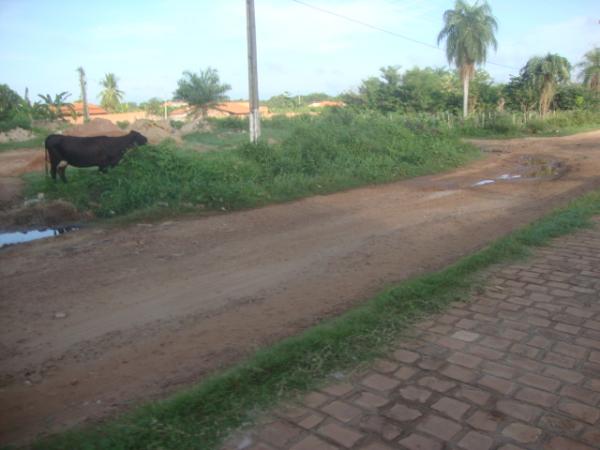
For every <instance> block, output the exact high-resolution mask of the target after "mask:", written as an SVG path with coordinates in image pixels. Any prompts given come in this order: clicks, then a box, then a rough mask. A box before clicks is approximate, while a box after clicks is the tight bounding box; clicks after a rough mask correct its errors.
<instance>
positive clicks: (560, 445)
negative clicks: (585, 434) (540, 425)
mask: <svg viewBox="0 0 600 450" xmlns="http://www.w3.org/2000/svg"><path fill="white" fill-rule="evenodd" d="M544 448H545V449H547V450H593V448H592V447H588V446H587V445H584V444H581V443H579V442H576V441H573V440H571V439H567V438H565V437H553V438H552V439H550V442H548V444H546V446H545V447H544Z"/></svg>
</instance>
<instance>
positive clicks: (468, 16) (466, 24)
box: [437, 0, 498, 117]
mask: <svg viewBox="0 0 600 450" xmlns="http://www.w3.org/2000/svg"><path fill="white" fill-rule="evenodd" d="M497 29H498V24H497V22H496V19H495V18H494V16H492V10H491V8H490V5H488V3H487V1H484V2H483V3H482V4H479V3H478V2H476V3H475V4H474V5H470V4H468V3H466V2H464V1H463V0H456V3H455V4H454V9H449V10H447V11H446V12H444V28H442V31H440V34H439V35H438V38H437V41H438V44H439V43H440V42H441V41H443V40H444V39H445V40H446V56H447V57H448V62H449V63H450V64H452V63H454V65H456V67H458V69H459V71H460V78H461V80H462V83H463V115H464V117H467V114H468V112H469V81H470V80H471V79H472V78H473V75H474V74H475V64H483V63H484V62H485V60H486V59H487V49H488V47H489V46H490V45H491V46H493V47H494V50H496V48H497V47H498V42H497V41H496V37H495V36H494V32H495V31H496V30H497Z"/></svg>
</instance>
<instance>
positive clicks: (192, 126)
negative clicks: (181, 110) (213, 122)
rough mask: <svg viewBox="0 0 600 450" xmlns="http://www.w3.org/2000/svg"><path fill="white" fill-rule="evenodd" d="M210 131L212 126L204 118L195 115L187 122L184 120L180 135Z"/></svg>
mask: <svg viewBox="0 0 600 450" xmlns="http://www.w3.org/2000/svg"><path fill="white" fill-rule="evenodd" d="M210 131H212V127H211V126H210V124H209V123H208V122H207V121H206V120H204V119H203V118H201V117H197V118H195V119H193V120H191V121H189V122H186V123H185V124H184V125H183V126H182V127H181V130H180V132H181V134H182V135H186V134H190V133H196V132H203V133H208V132H210Z"/></svg>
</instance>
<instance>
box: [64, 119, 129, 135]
mask: <svg viewBox="0 0 600 450" xmlns="http://www.w3.org/2000/svg"><path fill="white" fill-rule="evenodd" d="M127 133H128V131H123V130H121V129H120V128H119V127H118V126H116V125H115V124H114V123H112V122H111V121H110V120H107V119H100V118H96V119H93V120H90V121H89V122H88V123H82V124H81V125H73V126H72V127H70V128H67V129H66V130H65V131H63V134H64V135H65V136H79V137H91V136H124V135H126V134H127Z"/></svg>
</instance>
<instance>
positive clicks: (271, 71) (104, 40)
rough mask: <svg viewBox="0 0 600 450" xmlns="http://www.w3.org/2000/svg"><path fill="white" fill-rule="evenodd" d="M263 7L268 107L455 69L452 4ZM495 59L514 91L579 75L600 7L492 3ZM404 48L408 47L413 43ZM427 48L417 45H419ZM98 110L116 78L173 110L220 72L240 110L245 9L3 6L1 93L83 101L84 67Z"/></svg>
mask: <svg viewBox="0 0 600 450" xmlns="http://www.w3.org/2000/svg"><path fill="white" fill-rule="evenodd" d="M302 2H303V3H306V4H308V5H312V6H314V7H317V8H321V9H325V10H328V11H331V12H334V13H336V14H338V15H343V16H346V17H349V18H351V19H354V20H357V21H360V22H363V23H366V24H369V25H371V26H372V27H375V28H379V29H382V30H385V31H389V32H391V34H390V33H386V32H384V31H380V30H376V29H373V28H369V27H367V26H364V25H361V24H358V23H356V22H352V21H349V20H345V19H342V18H340V17H337V16H334V15H331V14H327V13H325V12H323V11H319V10H316V9H314V8H311V7H308V6H306V5H302V4H299V3H298V2H295V1H294V0H255V8H256V27H257V49H258V74H259V75H258V76H259V94H260V97H261V99H267V98H269V97H271V96H273V95H278V94H281V93H283V92H289V93H290V94H292V95H300V94H307V93H310V92H325V93H328V94H330V95H337V94H340V93H342V92H346V91H349V90H356V89H357V88H358V86H359V85H360V83H361V81H362V80H364V79H366V78H368V77H370V76H376V75H378V74H379V69H380V68H381V67H384V66H390V65H391V66H400V67H401V68H402V69H410V68H412V67H414V66H420V67H425V66H431V67H447V66H448V63H447V61H446V57H445V52H444V46H443V43H442V44H441V46H440V47H439V48H438V45H437V35H438V33H439V31H440V29H441V28H442V25H443V22H442V14H443V12H444V11H445V10H447V9H450V8H452V7H453V6H454V0H302ZM489 4H490V6H491V8H492V12H493V14H494V16H495V17H496V19H497V21H498V32H497V40H498V50H497V52H495V53H494V51H493V50H492V51H491V52H490V53H489V56H488V63H487V64H486V65H485V66H484V68H485V69H486V70H487V71H488V72H489V73H490V74H491V75H492V77H493V79H494V80H495V81H497V82H505V81H508V79H509V75H511V74H513V75H516V74H518V72H519V69H520V68H521V67H522V66H523V65H524V64H525V63H526V62H527V60H528V59H529V58H530V57H532V56H535V55H544V54H546V53H548V52H551V53H558V54H560V55H562V56H565V57H567V58H568V59H569V60H570V61H571V63H572V64H576V63H577V62H579V61H581V59H582V57H583V55H584V54H585V53H586V52H587V51H589V50H591V49H592V48H593V47H595V46H600V4H598V1H597V0H489ZM400 36H404V37H406V38H409V39H404V38H402V37H400ZM414 41H419V42H420V43H417V42H414ZM79 66H82V67H83V68H84V69H85V72H86V74H87V78H88V100H89V101H90V102H92V103H93V102H96V103H97V102H98V94H99V93H100V91H101V87H100V84H99V83H100V80H101V79H102V78H103V77H104V75H105V74H106V73H109V72H112V73H115V74H116V76H117V78H118V80H119V88H120V89H121V90H122V91H124V92H125V100H126V101H134V102H141V101H145V100H147V99H149V98H151V97H159V98H161V99H170V98H171V97H172V96H173V92H174V91H175V89H176V88H177V81H178V80H179V79H180V78H181V76H182V73H183V72H184V71H186V70H188V71H192V72H199V71H200V70H203V69H206V68H207V67H213V68H215V69H217V70H218V72H219V75H220V78H221V81H222V82H225V83H228V84H229V85H231V90H230V91H229V92H228V95H229V96H230V97H231V98H232V99H237V98H248V69H247V46H246V2H245V1H244V0H127V1H125V0H103V1H97V0H88V1H83V2H82V1H81V0H78V1H70V0H52V1H50V0H0V84H4V83H5V84H8V85H9V86H10V87H11V88H12V89H13V90H15V91H16V92H18V93H19V94H21V95H23V94H24V91H25V88H26V87H28V88H29V92H30V98H32V99H34V98H36V97H37V94H51V95H54V94H56V93H59V92H62V91H68V92H70V93H72V97H71V98H70V100H74V99H76V98H78V97H79V80H78V74H77V72H76V69H77V67H79Z"/></svg>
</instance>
